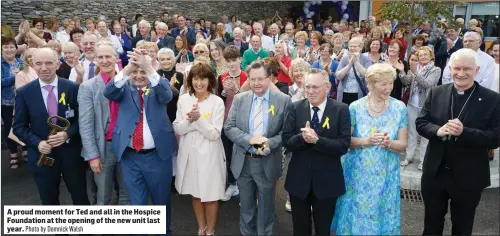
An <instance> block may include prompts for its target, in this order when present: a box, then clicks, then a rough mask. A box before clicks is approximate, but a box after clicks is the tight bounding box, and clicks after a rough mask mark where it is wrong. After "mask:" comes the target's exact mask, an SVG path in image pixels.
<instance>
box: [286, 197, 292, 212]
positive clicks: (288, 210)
mask: <svg viewBox="0 0 500 236" xmlns="http://www.w3.org/2000/svg"><path fill="white" fill-rule="evenodd" d="M285 211H287V212H292V204H291V203H290V200H286V203H285Z"/></svg>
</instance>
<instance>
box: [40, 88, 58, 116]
mask: <svg viewBox="0 0 500 236" xmlns="http://www.w3.org/2000/svg"><path fill="white" fill-rule="evenodd" d="M43 88H44V89H45V90H47V92H49V95H48V96H47V113H48V114H49V116H56V115H57V99H56V95H54V93H53V92H52V91H53V90H54V86H52V85H50V84H47V85H45V86H43ZM51 122H52V123H53V124H55V123H56V122H57V119H56V118H52V119H51Z"/></svg>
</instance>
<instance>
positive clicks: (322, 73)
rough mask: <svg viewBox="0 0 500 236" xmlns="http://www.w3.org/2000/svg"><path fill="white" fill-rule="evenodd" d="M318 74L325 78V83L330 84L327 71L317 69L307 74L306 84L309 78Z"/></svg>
mask: <svg viewBox="0 0 500 236" xmlns="http://www.w3.org/2000/svg"><path fill="white" fill-rule="evenodd" d="M317 74H320V75H322V76H321V77H322V78H323V82H325V83H330V76H328V73H326V71H324V70H322V69H317V68H311V69H309V71H308V72H307V74H306V76H305V79H304V82H305V81H306V80H307V79H308V78H309V76H311V75H317Z"/></svg>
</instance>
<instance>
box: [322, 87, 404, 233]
mask: <svg viewBox="0 0 500 236" xmlns="http://www.w3.org/2000/svg"><path fill="white" fill-rule="evenodd" d="M349 112H350V114H351V125H352V127H353V129H354V132H353V134H352V136H353V137H368V136H370V135H371V132H372V130H373V131H377V130H378V131H380V132H387V133H388V135H389V137H390V138H391V140H397V139H398V131H399V129H401V128H404V127H407V126H408V117H407V109H406V106H405V104H404V103H403V102H401V101H399V100H397V99H395V98H392V97H391V98H390V100H389V107H388V108H387V110H386V111H385V112H384V113H383V114H382V115H381V116H379V117H372V116H371V115H370V114H369V113H368V107H367V97H364V98H361V99H359V100H357V101H355V102H353V103H352V104H351V105H350V106H349ZM341 162H342V168H343V169H344V178H345V184H346V193H345V194H344V195H343V196H341V197H339V199H338V200H337V206H336V208H335V216H334V219H333V222H332V228H331V230H332V232H335V233H336V234H337V235H367V234H368V235H399V234H400V229H401V221H400V196H399V194H400V180H399V179H400V176H399V157H398V154H397V153H395V152H391V151H389V150H387V149H385V148H382V147H380V146H370V147H367V148H362V149H351V150H350V151H349V152H348V153H347V154H345V155H344V156H342V158H341Z"/></svg>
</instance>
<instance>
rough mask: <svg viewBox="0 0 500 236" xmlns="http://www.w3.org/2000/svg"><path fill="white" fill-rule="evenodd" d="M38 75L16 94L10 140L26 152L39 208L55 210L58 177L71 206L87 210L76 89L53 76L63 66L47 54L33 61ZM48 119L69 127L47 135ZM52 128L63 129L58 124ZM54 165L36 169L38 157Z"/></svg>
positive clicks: (44, 50) (43, 51) (46, 50)
mask: <svg viewBox="0 0 500 236" xmlns="http://www.w3.org/2000/svg"><path fill="white" fill-rule="evenodd" d="M33 64H34V65H35V71H36V73H37V74H38V78H39V79H38V80H34V81H32V82H30V83H28V84H27V85H25V86H23V87H22V88H20V89H19V90H18V91H17V96H16V106H15V118H14V124H13V132H14V134H15V135H16V136H17V137H18V138H19V139H20V140H21V141H22V142H24V143H25V144H26V145H27V146H28V170H30V171H31V172H32V173H33V177H34V179H35V183H36V186H37V187H38V193H39V194H40V200H41V201H42V205H59V204H60V202H59V185H60V183H61V175H62V177H63V178H64V182H65V183H66V187H67V189H68V191H69V193H70V194H71V199H72V201H73V204H74V205H89V204H90V203H89V199H88V198H87V192H86V185H85V168H86V163H85V162H84V160H83V158H81V157H80V152H81V150H82V143H81V140H80V135H79V132H78V103H77V95H78V84H76V83H74V82H71V81H69V80H67V79H63V78H60V77H57V76H56V70H57V68H59V65H60V64H61V62H60V61H59V58H58V56H57V53H56V52H55V51H54V50H52V49H50V48H41V49H38V50H37V51H36V52H35V54H34V55H33ZM50 116H59V117H61V118H65V119H66V120H68V121H69V123H70V124H71V126H70V127H69V129H67V130H66V131H60V132H57V133H56V134H51V135H49V132H50V129H51V127H49V125H48V124H47V119H48V118H49V117H50ZM51 123H53V124H57V125H58V126H61V127H64V126H65V123H64V122H62V121H61V120H59V119H57V120H56V119H55V118H54V119H51ZM41 153H42V154H46V155H47V157H50V158H51V159H50V160H52V159H53V163H50V164H49V163H48V164H44V165H42V166H40V167H38V166H37V161H38V159H39V157H40V154H41Z"/></svg>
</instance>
